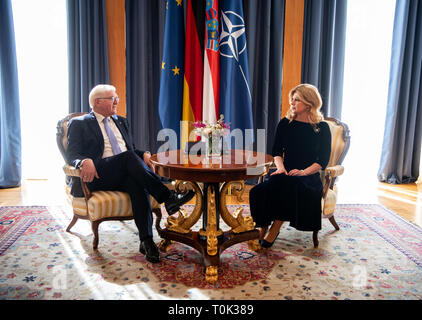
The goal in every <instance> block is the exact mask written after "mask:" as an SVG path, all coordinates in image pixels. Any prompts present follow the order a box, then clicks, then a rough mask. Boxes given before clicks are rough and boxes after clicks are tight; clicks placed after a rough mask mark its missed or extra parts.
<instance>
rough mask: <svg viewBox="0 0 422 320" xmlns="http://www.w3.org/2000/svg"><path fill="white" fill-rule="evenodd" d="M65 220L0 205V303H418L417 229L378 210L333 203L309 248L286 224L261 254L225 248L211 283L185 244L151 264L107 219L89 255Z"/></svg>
mask: <svg viewBox="0 0 422 320" xmlns="http://www.w3.org/2000/svg"><path fill="white" fill-rule="evenodd" d="M236 207H238V206H231V207H230V209H231V210H235V208H236ZM242 207H243V208H244V214H248V213H249V208H248V206H242ZM185 209H186V210H188V211H189V210H192V206H185ZM71 217H72V214H71V209H70V208H68V207H0V299H83V300H85V299H112V300H117V299H127V300H129V299H261V300H262V299H278V300H281V299H283V300H284V299H288V300H291V299H301V300H310V299H320V300H322V299H324V300H325V299H336V300H337V299H341V300H344V299H359V300H362V299H368V300H374V299H377V300H382V299H409V300H416V299H422V229H421V228H419V227H417V226H415V225H413V224H411V223H409V222H406V221H405V220H403V219H402V218H400V217H399V216H397V215H396V214H394V213H393V212H391V211H389V210H387V209H385V208H384V207H382V206H380V205H338V206H337V208H336V220H337V222H338V224H339V226H340V228H341V229H340V231H335V230H334V228H333V227H332V226H331V224H330V223H329V222H328V221H327V220H325V219H324V220H323V228H322V230H321V231H320V233H319V239H320V245H319V248H318V249H314V248H313V245H312V234H311V232H300V231H297V230H295V229H294V228H291V227H289V226H288V224H285V226H284V227H283V229H282V231H281V232H280V235H279V237H278V239H277V240H276V242H275V244H274V246H273V247H272V248H271V249H268V250H262V251H261V252H254V251H251V250H249V249H248V246H247V245H246V244H245V243H242V244H237V245H235V246H232V247H230V248H229V249H227V250H226V251H224V253H223V254H222V256H221V268H220V270H219V280H218V282H217V283H216V284H215V285H211V284H208V283H206V282H205V279H204V276H203V266H202V259H201V256H200V254H199V253H198V252H197V251H196V250H194V249H192V248H190V247H188V246H186V245H183V244H178V243H174V244H173V245H172V246H171V248H170V250H169V251H168V252H166V253H162V262H161V263H159V264H151V263H149V262H147V261H146V260H145V258H144V256H143V255H142V254H140V253H139V252H138V248H139V241H138V236H137V229H136V227H135V224H134V222H133V221H126V222H124V223H122V222H118V221H109V222H104V223H102V224H101V225H100V243H99V250H98V251H94V250H93V249H92V232H91V228H90V223H89V222H87V221H78V222H77V224H76V225H75V226H74V227H73V229H72V231H73V233H67V232H66V231H65V229H66V227H67V225H68V224H69V222H70V220H71ZM162 223H163V222H162ZM197 226H198V224H197ZM198 228H199V226H198ZM222 229H223V230H226V229H225V226H222ZM155 241H156V242H157V243H158V242H159V238H158V235H157V234H156V235H155Z"/></svg>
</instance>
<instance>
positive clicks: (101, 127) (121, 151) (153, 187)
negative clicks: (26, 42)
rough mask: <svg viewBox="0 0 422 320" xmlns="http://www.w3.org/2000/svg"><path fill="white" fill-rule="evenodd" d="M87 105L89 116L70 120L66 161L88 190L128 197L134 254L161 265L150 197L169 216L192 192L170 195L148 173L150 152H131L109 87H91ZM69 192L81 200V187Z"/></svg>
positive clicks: (74, 186) (126, 128)
mask: <svg viewBox="0 0 422 320" xmlns="http://www.w3.org/2000/svg"><path fill="white" fill-rule="evenodd" d="M89 103H90V105H91V108H92V112H90V113H89V114H87V115H84V116H81V117H77V118H73V119H72V120H71V121H70V122H69V126H68V134H67V138H68V147H67V150H66V157H67V162H68V163H69V164H70V165H73V166H74V167H76V168H80V169H81V179H82V180H83V181H84V182H86V183H87V186H88V188H89V189H90V191H98V190H104V191H109V190H115V191H124V192H127V193H128V194H129V196H130V199H131V202H132V211H133V216H134V219H135V224H136V226H137V228H138V230H139V238H140V248H139V251H140V252H141V253H143V254H145V256H146V259H147V260H148V261H150V262H153V263H156V262H160V254H159V252H158V249H157V246H156V245H155V243H154V241H153V240H152V235H153V234H152V213H151V206H150V200H149V194H151V195H152V196H153V197H154V198H155V199H156V200H157V202H158V203H163V202H164V203H165V207H166V210H167V212H168V213H169V214H173V213H175V212H177V211H178V210H179V208H180V206H181V205H183V204H185V203H186V202H188V201H189V200H191V199H192V198H193V196H194V192H193V191H189V192H188V193H186V194H177V193H175V192H174V191H170V190H169V189H168V188H167V187H166V186H165V185H164V184H163V183H162V182H161V180H160V178H159V177H158V176H157V175H156V174H155V173H154V172H153V169H154V168H153V165H152V163H151V162H150V158H151V154H150V153H149V152H147V151H140V150H137V149H136V148H135V146H134V144H133V142H132V138H131V135H130V131H129V125H128V121H127V119H126V118H123V117H120V116H117V115H116V111H117V104H118V103H119V97H118V96H117V93H116V88H115V87H114V86H111V85H98V86H95V87H94V88H93V89H92V90H91V92H90V95H89ZM71 193H72V194H73V195H77V196H78V195H79V196H80V193H81V189H80V184H79V185H78V184H76V183H73V184H72V188H71Z"/></svg>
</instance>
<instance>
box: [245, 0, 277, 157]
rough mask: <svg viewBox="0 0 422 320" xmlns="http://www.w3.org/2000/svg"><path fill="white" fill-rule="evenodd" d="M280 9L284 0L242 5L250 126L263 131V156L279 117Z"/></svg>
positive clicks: (268, 146) (267, 0)
mask: <svg viewBox="0 0 422 320" xmlns="http://www.w3.org/2000/svg"><path fill="white" fill-rule="evenodd" d="M284 8H285V0H261V1H250V0H244V1H243V10H244V18H245V24H246V46H247V51H248V58H249V81H250V87H251V91H252V113H253V122H254V128H255V129H265V130H266V136H267V146H266V147H267V152H268V150H271V148H272V145H273V143H274V137H275V130H276V128H277V124H278V122H279V121H280V117H281V86H282V75H283V43H284ZM255 137H256V134H255ZM255 142H256V139H255Z"/></svg>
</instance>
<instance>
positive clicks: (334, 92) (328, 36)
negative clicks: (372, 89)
mask: <svg viewBox="0 0 422 320" xmlns="http://www.w3.org/2000/svg"><path fill="white" fill-rule="evenodd" d="M346 20H347V0H305V16H304V25H303V54H302V83H310V84H313V85H315V86H316V87H317V88H318V89H319V91H320V93H321V96H322V100H323V106H322V112H323V113H324V115H325V116H328V117H335V118H337V119H341V107H342V100H343V79H344V56H345V41H346ZM283 89H284V90H290V89H291V88H283Z"/></svg>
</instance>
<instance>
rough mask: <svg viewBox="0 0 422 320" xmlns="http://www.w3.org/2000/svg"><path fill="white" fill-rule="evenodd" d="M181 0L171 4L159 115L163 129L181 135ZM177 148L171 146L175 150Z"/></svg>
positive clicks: (168, 3) (183, 38)
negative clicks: (171, 130)
mask: <svg viewBox="0 0 422 320" xmlns="http://www.w3.org/2000/svg"><path fill="white" fill-rule="evenodd" d="M182 2H183V1H182V0H168V1H167V13H166V26H165V30H164V48H163V60H162V63H161V79H160V96H159V100H158V113H159V115H160V120H161V125H162V126H163V128H169V129H173V130H174V131H176V134H179V132H180V120H181V118H182V107H183V77H184V62H185V56H184V49H185V34H184V32H185V31H184V21H183V14H184V11H183V5H182ZM174 147H177V146H172V149H173V148H174Z"/></svg>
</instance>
